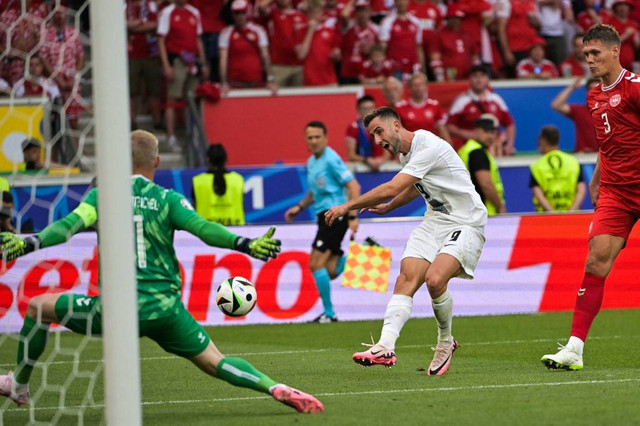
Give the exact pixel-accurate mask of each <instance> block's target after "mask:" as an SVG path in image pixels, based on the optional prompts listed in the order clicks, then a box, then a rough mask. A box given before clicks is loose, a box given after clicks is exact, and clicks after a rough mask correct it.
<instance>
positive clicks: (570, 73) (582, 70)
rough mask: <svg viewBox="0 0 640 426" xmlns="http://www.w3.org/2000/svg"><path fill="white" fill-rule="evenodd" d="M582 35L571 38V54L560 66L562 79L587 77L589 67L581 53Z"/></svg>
mask: <svg viewBox="0 0 640 426" xmlns="http://www.w3.org/2000/svg"><path fill="white" fill-rule="evenodd" d="M583 36H584V34H576V35H575V36H574V37H573V53H572V54H571V56H569V57H568V58H567V59H565V60H564V61H563V62H562V63H561V64H560V74H561V75H562V77H582V76H585V75H589V66H588V65H587V61H586V60H585V59H584V53H582V37H583Z"/></svg>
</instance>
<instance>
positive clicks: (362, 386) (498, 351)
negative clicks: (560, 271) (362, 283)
mask: <svg viewBox="0 0 640 426" xmlns="http://www.w3.org/2000/svg"><path fill="white" fill-rule="evenodd" d="M570 320H571V319H570V314H567V313H562V314H546V315H514V316H497V317H465V318H456V319H455V320H454V335H455V336H456V338H457V339H458V341H459V342H460V345H461V346H460V349H459V350H458V352H456V355H455V357H454V360H453V364H452V367H451V369H450V370H449V372H447V373H446V374H445V375H444V376H442V377H427V376H426V375H425V373H424V371H423V370H424V368H426V367H427V366H428V363H429V361H430V360H431V356H432V352H431V350H430V347H431V346H432V345H433V344H434V340H435V332H436V331H435V322H434V320H433V319H413V320H411V321H409V323H408V324H407V326H406V327H405V329H404V330H403V334H402V336H401V338H400V340H399V341H398V347H397V350H396V352H397V355H398V364H397V365H396V366H395V367H394V368H391V369H387V368H382V367H372V368H363V367H361V366H359V365H356V364H355V363H353V362H352V361H351V354H352V353H353V352H354V351H357V350H360V349H361V346H359V343H360V342H365V341H367V340H369V333H370V332H373V334H374V335H375V336H377V334H378V333H379V330H380V326H381V321H366V322H351V323H336V324H327V325H319V324H295V325H294V324H290V325H278V326H235V327H218V328H211V329H209V333H210V335H211V337H212V338H213V340H214V341H215V342H216V343H217V345H218V347H219V348H220V349H221V350H222V351H223V352H225V353H227V354H233V355H237V356H243V357H244V358H246V359H247V360H249V361H250V362H251V363H253V364H254V365H255V366H256V367H257V368H259V369H260V370H262V371H263V372H265V373H267V374H269V375H270V376H271V377H273V378H274V379H276V380H282V381H283V382H285V383H287V384H290V385H292V386H295V387H299V388H300V389H303V390H305V391H307V392H310V393H313V394H315V395H316V396H318V397H319V399H320V400H322V401H323V403H324V404H325V408H326V412H325V413H323V414H316V415H302V414H297V413H296V412H294V411H293V410H291V409H290V408H288V407H286V406H283V405H281V404H278V403H276V402H274V401H272V400H271V399H270V398H268V397H265V396H264V395H262V394H259V393H256V392H253V391H250V390H247V389H241V388H235V387H232V386H230V385H228V384H226V383H224V382H222V381H218V380H215V379H211V378H209V377H207V376H205V375H204V374H202V373H200V372H199V371H198V370H197V369H196V368H195V367H194V366H192V365H191V364H190V363H189V362H188V361H185V360H183V359H180V358H177V357H172V356H169V355H168V354H166V353H164V352H163V351H162V350H161V349H159V348H158V347H157V346H156V345H155V343H153V342H151V341H149V340H147V339H143V340H142V341H141V342H142V343H141V356H142V358H143V360H142V364H141V365H142V400H143V403H144V406H143V415H144V423H145V424H147V425H154V426H155V425H180V426H187V425H205V424H207V425H210V424H215V425H253V424H259V425H260V426H266V425H363V424H375V425H425V424H429V425H433V424H453V425H494V424H500V425H559V424H580V425H582V424H593V425H605V424H616V425H627V424H628V425H633V424H636V425H637V424H640V404H639V401H640V361H639V360H638V354H640V329H638V324H639V323H640V321H639V320H640V311H638V310H622V311H604V312H602V313H601V314H600V315H599V316H598V318H597V320H596V322H595V325H594V327H593V329H592V332H591V338H590V340H589V341H588V343H587V351H586V357H585V369H584V370H583V371H579V372H566V371H561V372H550V371H547V370H546V369H545V368H544V367H543V366H542V364H541V363H540V361H539V360H540V357H541V356H542V355H543V354H545V353H553V352H555V351H556V344H555V342H556V341H559V342H562V343H564V342H565V341H566V337H567V333H568V330H569V326H570ZM81 342H82V338H81V337H80V336H76V335H72V334H71V333H63V334H61V335H60V338H59V344H60V346H61V348H63V350H67V351H72V350H73V348H74V347H76V346H77V345H79V344H80V343H81ZM55 344H56V338H55V337H54V338H52V339H51V341H50V342H49V352H47V353H46V354H45V357H47V356H49V354H50V353H51V350H52V349H53V347H54V346H55ZM15 347H16V343H15V340H14V339H7V340H4V341H2V340H0V360H2V363H3V364H2V365H0V371H2V372H4V371H7V370H8V369H10V368H11V367H10V365H9V364H10V362H11V361H12V360H13V359H14V357H15V355H14V353H15ZM101 351H102V346H101V344H100V341H99V340H90V341H88V344H87V346H86V348H85V349H84V350H83V351H82V356H81V358H82V359H83V360H86V361H82V362H80V364H79V365H80V370H81V371H85V372H91V371H94V369H96V368H99V367H98V366H99V363H97V362H96V361H95V360H98V359H100V358H101ZM70 359H71V357H69V356H63V355H60V354H57V355H55V359H54V361H56V362H60V361H68V360H70ZM92 360H93V361H92ZM70 372H71V364H69V363H58V364H50V365H49V366H48V371H47V380H48V383H49V385H50V386H51V384H54V385H55V384H61V383H63V382H64V380H66V379H68V378H69V377H70ZM96 376H97V377H98V380H97V381H96V385H95V389H94V392H93V395H94V397H95V399H96V400H97V403H98V404H99V403H100V402H101V400H102V391H103V388H102V374H97V375H96ZM41 378H42V370H40V369H37V370H36V371H35V372H34V380H33V382H32V395H33V394H34V393H35V392H34V391H35V390H36V389H38V388H39V387H40V384H41ZM88 385H89V379H76V380H74V381H73V382H72V383H71V384H70V385H69V386H68V389H67V392H66V395H65V400H64V405H65V406H66V407H68V408H69V411H67V412H65V413H63V412H62V411H59V410H57V407H59V406H60V405H61V404H60V401H59V398H60V393H59V392H55V391H54V392H44V393H43V394H42V395H41V396H39V397H38V398H37V400H36V401H35V405H34V407H35V410H34V411H32V412H31V413H32V415H33V416H34V417H33V419H35V420H37V421H42V422H50V421H52V419H54V420H55V418H54V416H55V415H58V416H60V418H59V419H58V424H76V423H77V422H78V417H77V412H78V411H83V417H84V424H87V425H93V424H98V423H99V422H100V420H101V418H102V411H101V409H96V408H86V409H84V410H79V409H78V408H77V406H79V405H81V404H83V398H86V395H87V386H88ZM85 403H86V401H85ZM53 407H55V409H54V408H53ZM74 407H76V408H74ZM0 408H1V409H2V410H3V412H2V415H1V418H2V420H3V421H4V424H5V425H19V424H26V423H28V422H29V421H30V412H29V409H25V408H22V409H17V408H15V407H14V406H13V405H10V404H9V403H8V402H7V403H3V404H0ZM74 412H75V417H74Z"/></svg>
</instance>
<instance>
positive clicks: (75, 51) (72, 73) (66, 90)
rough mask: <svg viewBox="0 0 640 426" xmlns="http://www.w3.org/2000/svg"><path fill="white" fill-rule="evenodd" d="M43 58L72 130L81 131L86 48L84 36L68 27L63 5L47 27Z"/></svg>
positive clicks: (65, 10)
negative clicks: (79, 124)
mask: <svg viewBox="0 0 640 426" xmlns="http://www.w3.org/2000/svg"><path fill="white" fill-rule="evenodd" d="M40 57H41V58H42V62H43V64H44V67H45V70H46V74H48V75H49V77H50V78H51V79H53V80H55V82H56V84H57V85H58V88H59V89H60V93H61V95H62V101H63V102H64V103H65V112H66V115H67V118H68V119H69V125H70V126H71V128H72V129H77V128H78V119H79V118H80V113H81V112H82V110H83V109H84V101H83V99H82V95H81V93H82V90H81V80H82V79H81V71H82V69H83V68H84V49H83V47H82V43H81V42H80V34H79V33H78V32H77V31H76V30H75V28H74V27H72V26H71V25H67V8H66V7H64V6H60V7H59V8H58V10H57V11H56V12H55V14H54V15H53V18H52V19H51V24H50V25H47V26H46V27H45V36H44V41H43V44H42V46H41V47H40Z"/></svg>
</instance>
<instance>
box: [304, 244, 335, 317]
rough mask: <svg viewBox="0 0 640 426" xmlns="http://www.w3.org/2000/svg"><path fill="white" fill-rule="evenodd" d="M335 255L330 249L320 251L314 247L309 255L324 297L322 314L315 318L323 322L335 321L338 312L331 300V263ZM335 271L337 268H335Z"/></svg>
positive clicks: (310, 265) (310, 266)
mask: <svg viewBox="0 0 640 426" xmlns="http://www.w3.org/2000/svg"><path fill="white" fill-rule="evenodd" d="M333 257H336V256H335V255H334V254H333V253H332V252H331V251H330V250H327V251H320V250H316V249H313V250H311V255H310V256H309V269H310V270H311V272H312V273H313V279H314V281H315V283H316V288H317V289H318V293H320V298H321V299H322V307H323V312H322V314H321V315H320V316H319V317H318V318H316V319H315V320H313V322H318V323H321V324H325V323H330V322H335V321H337V320H338V319H337V318H336V313H335V311H334V310H333V303H332V302H331V278H332V277H331V272H330V271H329V265H330V263H331V260H332V258H333ZM334 273H335V269H334Z"/></svg>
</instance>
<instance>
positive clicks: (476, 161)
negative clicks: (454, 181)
mask: <svg viewBox="0 0 640 426" xmlns="http://www.w3.org/2000/svg"><path fill="white" fill-rule="evenodd" d="M479 170H491V165H490V164H489V157H487V153H486V152H484V149H476V150H475V151H471V153H470V154H469V173H475V172H477V171H479Z"/></svg>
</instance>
